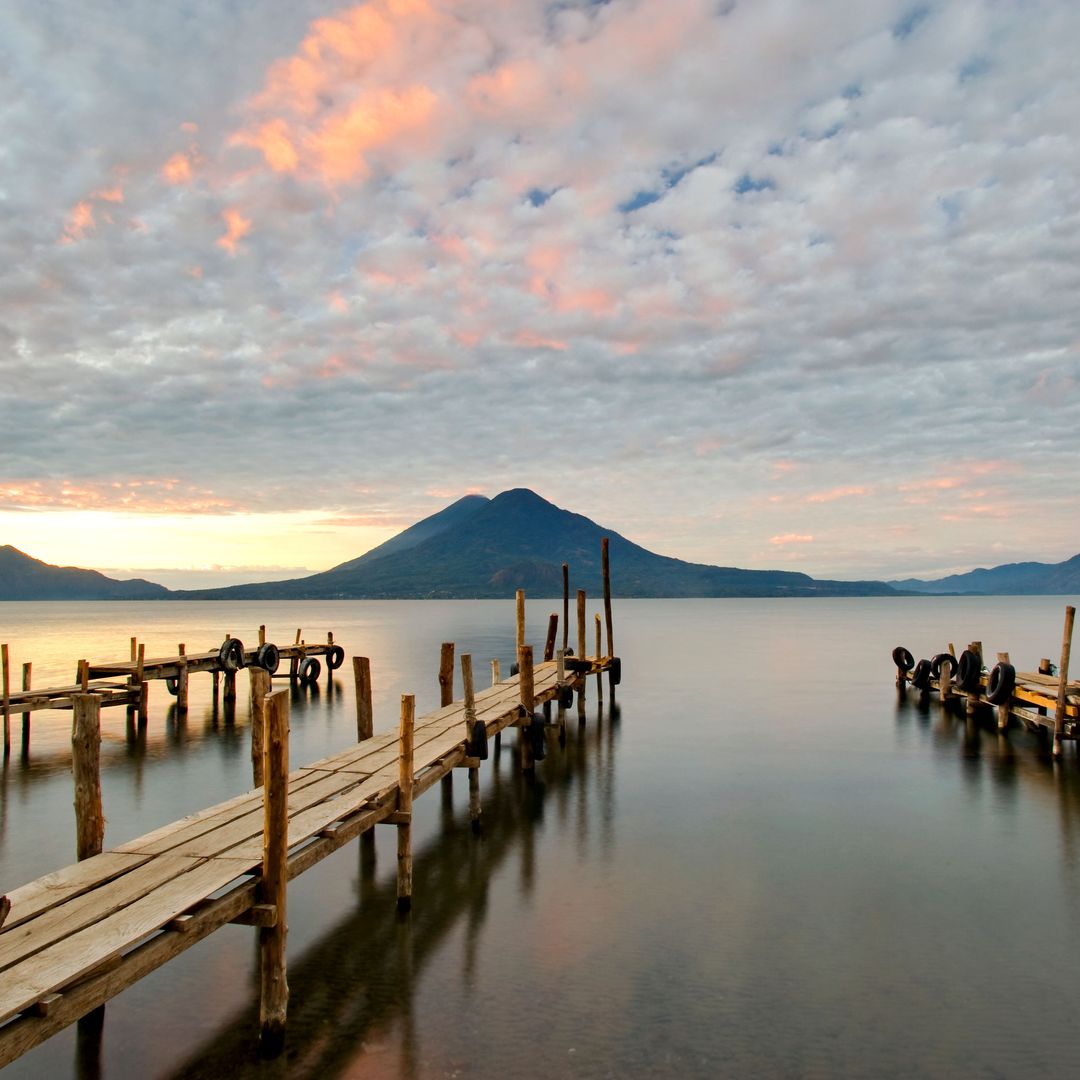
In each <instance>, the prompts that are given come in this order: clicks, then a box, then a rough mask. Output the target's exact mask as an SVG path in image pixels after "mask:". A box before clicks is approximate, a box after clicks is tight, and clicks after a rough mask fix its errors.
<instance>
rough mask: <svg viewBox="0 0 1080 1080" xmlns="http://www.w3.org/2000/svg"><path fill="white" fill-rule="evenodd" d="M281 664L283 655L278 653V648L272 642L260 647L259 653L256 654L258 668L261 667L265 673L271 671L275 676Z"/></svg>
mask: <svg viewBox="0 0 1080 1080" xmlns="http://www.w3.org/2000/svg"><path fill="white" fill-rule="evenodd" d="M280 663H281V653H279V652H278V647H277V646H276V645H275V644H274V643H273V642H272V641H268V642H266V643H265V644H264V645H260V646H259V649H258V652H256V653H255V666H256V667H261V668H262V669H263V671H269V672H270V674H271V675H273V674H274V672H275V671H277V669H278V665H279V664H280Z"/></svg>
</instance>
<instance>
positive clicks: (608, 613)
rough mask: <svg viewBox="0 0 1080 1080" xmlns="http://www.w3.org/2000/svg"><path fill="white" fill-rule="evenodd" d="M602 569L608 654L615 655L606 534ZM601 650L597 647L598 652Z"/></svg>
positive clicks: (603, 539) (601, 557)
mask: <svg viewBox="0 0 1080 1080" xmlns="http://www.w3.org/2000/svg"><path fill="white" fill-rule="evenodd" d="M600 571H601V574H602V575H603V578H604V623H605V625H606V627H607V655H608V656H614V655H615V643H614V642H613V641H612V624H611V561H610V559H609V558H608V538H607V537H606V536H604V537H602V538H601V540H600ZM597 618H599V616H597ZM599 651H600V650H599V649H597V652H599Z"/></svg>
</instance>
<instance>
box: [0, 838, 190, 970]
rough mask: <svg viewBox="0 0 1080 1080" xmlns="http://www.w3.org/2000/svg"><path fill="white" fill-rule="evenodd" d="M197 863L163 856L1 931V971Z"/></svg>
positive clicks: (116, 909) (68, 935)
mask: <svg viewBox="0 0 1080 1080" xmlns="http://www.w3.org/2000/svg"><path fill="white" fill-rule="evenodd" d="M195 865H196V863H195V861H194V860H192V859H188V858H184V857H183V856H174V855H165V856H161V857H159V858H157V859H152V860H150V861H148V862H146V863H144V864H143V865H142V866H139V867H137V868H135V869H133V870H131V871H130V872H129V873H126V874H123V875H121V876H120V877H116V878H112V879H111V880H109V881H107V882H105V883H103V884H100V885H98V886H97V887H96V888H95V889H93V890H91V891H89V892H84V893H81V894H80V895H79V896H77V897H74V898H73V899H70V900H68V901H67V902H66V903H64V904H61V905H58V906H54V907H51V908H49V909H48V910H46V911H43V912H41V913H40V914H38V915H37V917H35V918H32V919H27V920H24V921H23V922H21V923H20V924H19V925H18V926H17V927H13V928H11V929H9V930H7V931H6V932H5V933H3V934H0V972H2V971H4V970H5V969H6V968H9V967H11V966H12V965H13V964H17V963H18V962H19V961H21V960H25V959H26V958H27V957H28V956H32V955H33V954H34V953H37V952H40V951H41V950H42V949H44V948H46V947H47V946H49V945H52V944H53V942H56V941H60V940H61V939H63V938H65V937H70V936H71V935H72V934H74V933H77V932H78V931H79V930H82V929H83V928H84V927H87V926H90V925H91V924H93V923H95V922H100V921H101V920H102V919H105V918H107V917H108V916H109V915H111V914H112V913H113V912H114V911H119V910H120V909H121V908H123V907H126V906H127V905H128V904H130V903H132V902H133V901H134V900H138V899H139V898H140V897H141V896H144V895H146V894H147V893H149V892H151V891H152V890H153V889H155V888H157V887H158V886H160V885H162V884H164V883H165V882H167V881H171V880H172V879H173V878H175V877H176V876H178V875H179V874H183V873H186V872H187V871H188V870H191V869H193V868H194V866H195Z"/></svg>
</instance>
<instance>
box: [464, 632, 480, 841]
mask: <svg viewBox="0 0 1080 1080" xmlns="http://www.w3.org/2000/svg"><path fill="white" fill-rule="evenodd" d="M461 684H462V687H463V693H464V695H465V710H464V712H465V739H466V741H467V742H468V741H470V740H471V739H472V730H473V725H474V724H475V723H476V691H475V690H474V688H473V670H472V656H471V654H469V653H463V654H462V657H461ZM469 823H470V824H471V826H472V831H473V832H474V833H478V832H479V831H480V769H479V767H478V766H476V765H470V766H469Z"/></svg>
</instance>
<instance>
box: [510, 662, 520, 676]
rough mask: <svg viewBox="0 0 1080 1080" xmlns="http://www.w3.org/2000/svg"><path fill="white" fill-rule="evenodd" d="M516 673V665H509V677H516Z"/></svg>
mask: <svg viewBox="0 0 1080 1080" xmlns="http://www.w3.org/2000/svg"><path fill="white" fill-rule="evenodd" d="M517 673H518V666H517V664H511V665H510V674H511V675H516V674H517Z"/></svg>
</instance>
